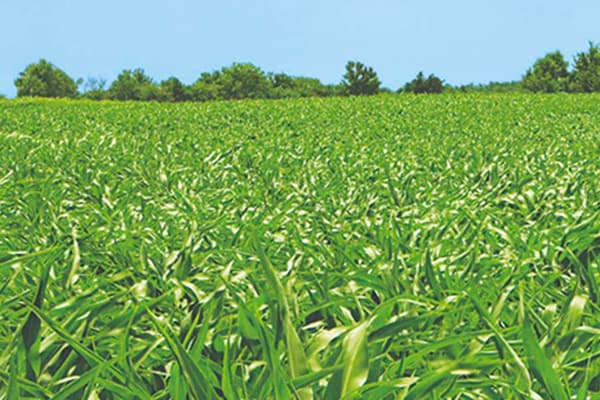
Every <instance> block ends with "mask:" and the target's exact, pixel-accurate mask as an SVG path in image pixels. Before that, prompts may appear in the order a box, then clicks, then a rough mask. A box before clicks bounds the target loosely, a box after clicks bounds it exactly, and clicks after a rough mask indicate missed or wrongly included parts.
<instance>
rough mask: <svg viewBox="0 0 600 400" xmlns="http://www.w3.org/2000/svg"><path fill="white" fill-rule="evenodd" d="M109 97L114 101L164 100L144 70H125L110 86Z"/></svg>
mask: <svg viewBox="0 0 600 400" xmlns="http://www.w3.org/2000/svg"><path fill="white" fill-rule="evenodd" d="M108 93H109V97H110V98H111V99H113V100H145V101H150V100H162V99H163V96H162V93H161V91H160V89H159V88H158V86H156V85H155V84H154V82H153V81H152V79H151V78H150V77H149V76H148V75H146V73H145V72H144V70H143V69H141V68H138V69H135V70H133V71H132V70H125V71H123V72H121V74H120V75H119V76H118V77H117V79H116V80H115V81H114V82H113V83H112V85H110V89H109V90H108Z"/></svg>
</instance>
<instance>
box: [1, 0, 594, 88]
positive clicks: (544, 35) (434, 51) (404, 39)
mask: <svg viewBox="0 0 600 400" xmlns="http://www.w3.org/2000/svg"><path fill="white" fill-rule="evenodd" d="M599 20H600V0H561V1H559V0H504V1H499V0H496V1H488V0H454V1H450V0H396V1H392V0H362V1H356V0H302V1H300V0H295V1H291V0H212V1H205V0H195V1H193V0H162V1H159V0H144V1H142V0H103V1H99V0H96V1H88V0H0V93H2V94H5V95H8V96H14V94H15V88H14V84H13V81H14V79H15V78H16V77H17V75H18V73H19V72H20V71H22V70H23V69H24V67H25V66H26V65H27V64H29V63H31V62H35V61H37V60H39V59H40V58H46V59H48V60H49V61H50V62H52V63H54V64H55V65H57V66H58V67H60V68H62V69H64V70H65V71H66V72H67V73H68V74H69V75H70V76H72V77H73V78H80V77H81V78H87V77H91V76H94V77H103V78H105V79H107V80H108V81H111V80H113V79H114V78H115V77H116V75H117V74H118V73H119V72H120V71H121V70H123V69H125V68H137V67H142V68H144V69H145V70H146V72H147V73H148V74H149V75H150V76H152V77H153V78H155V79H156V80H161V79H164V78H167V77H169V76H177V77H179V78H180V79H181V80H183V81H184V82H186V83H191V82H193V81H194V80H196V78H197V77H198V76H199V75H200V73H201V72H203V71H212V70H215V69H218V68H220V67H222V66H224V65H230V64H231V63H233V62H252V63H254V64H256V65H258V66H259V67H261V68H262V69H263V70H265V71H272V72H287V73H289V74H292V75H303V76H311V77H316V78H319V79H321V80H322V81H323V82H326V83H338V82H339V81H340V80H341V76H342V75H343V72H344V65H345V63H346V61H348V60H359V61H362V62H363V63H365V64H367V65H369V66H372V67H373V68H374V69H375V71H376V72H377V73H378V74H379V77H380V78H381V81H382V82H383V85H384V86H387V87H390V88H393V89H396V88H398V87H399V86H401V85H403V84H404V83H405V82H406V81H408V80H410V79H412V78H413V77H414V76H415V75H416V74H417V72H419V71H420V70H423V71H424V72H425V73H435V74H436V75H438V76H440V77H441V78H443V79H445V80H446V82H449V83H452V84H462V83H469V82H476V83H487V82H489V81H506V80H515V79H519V78H520V77H521V75H522V74H523V73H524V72H525V71H526V69H527V68H528V67H530V66H531V65H532V64H533V62H534V61H535V60H536V59H537V58H538V57H540V56H543V55H544V54H545V53H546V52H549V51H553V50H560V51H562V52H563V54H564V55H565V56H566V57H567V59H568V60H571V59H572V57H573V56H574V55H575V54H576V53H577V52H578V51H582V50H586V49H587V47H588V41H593V42H596V43H597V42H600V23H599Z"/></svg>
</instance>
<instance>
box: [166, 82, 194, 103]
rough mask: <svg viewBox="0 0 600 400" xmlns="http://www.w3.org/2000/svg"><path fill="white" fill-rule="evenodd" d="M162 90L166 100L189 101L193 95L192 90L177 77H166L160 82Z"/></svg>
mask: <svg viewBox="0 0 600 400" xmlns="http://www.w3.org/2000/svg"><path fill="white" fill-rule="evenodd" d="M160 91H161V92H162V95H163V100H164V101H175V102H179V101H188V100H191V98H192V96H191V93H190V90H189V89H188V88H187V87H186V86H185V85H184V84H183V83H181V81H180V80H179V79H177V78H175V77H171V78H169V79H166V80H164V81H162V82H161V83H160Z"/></svg>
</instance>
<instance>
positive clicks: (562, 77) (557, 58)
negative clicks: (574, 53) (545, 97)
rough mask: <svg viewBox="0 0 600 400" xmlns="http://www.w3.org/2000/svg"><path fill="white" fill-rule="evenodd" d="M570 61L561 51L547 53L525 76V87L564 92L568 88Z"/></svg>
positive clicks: (547, 91) (536, 90) (530, 89)
mask: <svg viewBox="0 0 600 400" xmlns="http://www.w3.org/2000/svg"><path fill="white" fill-rule="evenodd" d="M568 68H569V63H568V62H567V61H566V60H565V58H564V57H563V55H562V53H561V52H560V51H556V52H554V53H549V54H546V56H544V57H543V58H540V59H539V60H537V61H536V62H535V64H534V65H533V68H530V69H529V70H528V71H527V73H526V74H525V76H524V77H523V87H524V88H525V89H527V90H529V91H532V92H545V93H554V92H564V91H566V90H567V89H568V83H569V71H568Z"/></svg>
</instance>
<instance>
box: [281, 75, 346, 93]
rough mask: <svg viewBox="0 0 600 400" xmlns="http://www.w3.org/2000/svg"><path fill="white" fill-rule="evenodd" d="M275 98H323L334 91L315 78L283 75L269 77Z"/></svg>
mask: <svg viewBox="0 0 600 400" xmlns="http://www.w3.org/2000/svg"><path fill="white" fill-rule="evenodd" d="M269 79H270V80H271V83H272V86H273V89H272V91H273V95H272V97H275V98H297V97H325V96H332V95H334V94H335V91H334V89H333V87H332V86H331V85H324V84H323V83H321V81H320V80H318V79H315V78H306V77H303V76H300V77H293V76H289V75H286V74H283V73H279V74H272V75H269Z"/></svg>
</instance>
